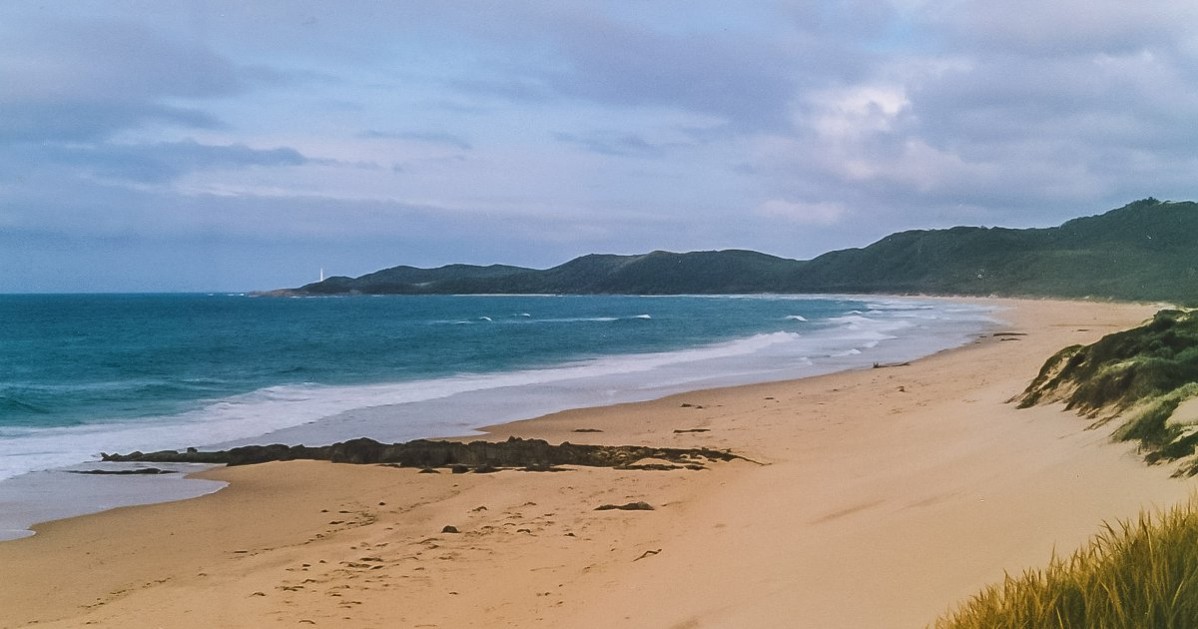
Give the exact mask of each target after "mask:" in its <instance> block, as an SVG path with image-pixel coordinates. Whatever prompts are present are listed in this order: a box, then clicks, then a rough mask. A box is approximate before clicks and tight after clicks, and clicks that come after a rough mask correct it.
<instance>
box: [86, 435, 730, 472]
mask: <svg viewBox="0 0 1198 629" xmlns="http://www.w3.org/2000/svg"><path fill="white" fill-rule="evenodd" d="M102 457H103V459H104V460H105V461H143V462H151V463H217V464H220V463H223V464H227V465H248V464H252V463H265V462H268V461H292V460H297V459H312V460H319V461H332V462H334V463H376V464H389V465H398V466H401V467H417V468H425V469H427V468H450V469H454V468H457V469H461V468H463V467H468V468H471V469H474V470H476V471H477V470H479V469H480V468H481V469H482V470H484V471H493V470H494V469H495V468H522V469H534V470H550V469H553V468H554V467H555V466H558V465H586V466H593V467H627V466H630V465H633V464H635V463H636V462H637V461H640V460H642V459H661V460H665V461H670V462H673V463H678V464H682V465H687V466H694V465H701V464H702V463H703V462H706V461H730V460H732V459H739V458H743V457H741V456H739V455H737V454H733V453H731V452H728V451H724V450H712V449H709V448H654V447H651V446H599V445H582V444H574V443H569V442H566V443H562V444H560V445H551V444H549V443H548V442H547V441H544V440H542V439H519V438H516V437H512V438H510V439H508V440H507V441H498V442H495V441H472V442H470V443H463V442H459V441H431V440H427V439H418V440H416V441H408V442H406V443H379V442H378V441H375V440H373V439H367V438H360V439H353V440H350V441H343V442H340V443H334V444H332V445H329V446H320V447H308V446H303V445H299V446H287V445H282V444H274V445H267V446H243V447H240V448H233V449H230V450H220V451H215V452H204V451H199V450H196V449H194V448H188V449H187V451H185V452H178V451H175V450H163V451H159V452H148V453H143V452H131V453H129V454H102ZM455 471H457V470H456V469H455ZM463 471H464V470H463Z"/></svg>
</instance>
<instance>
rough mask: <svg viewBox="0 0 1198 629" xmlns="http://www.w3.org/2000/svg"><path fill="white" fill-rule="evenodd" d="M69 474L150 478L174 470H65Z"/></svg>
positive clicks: (152, 468)
mask: <svg viewBox="0 0 1198 629" xmlns="http://www.w3.org/2000/svg"><path fill="white" fill-rule="evenodd" d="M67 472H69V473H71V474H94V475H97V476H101V475H102V476H152V475H156V474H174V473H175V471H174V470H164V469H161V468H157V467H139V468H137V469H131V470H67Z"/></svg>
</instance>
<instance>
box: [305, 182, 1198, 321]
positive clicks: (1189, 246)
mask: <svg viewBox="0 0 1198 629" xmlns="http://www.w3.org/2000/svg"><path fill="white" fill-rule="evenodd" d="M281 293H282V294H290V295H295V294H299V295H333V294H432V293H459V294H460V293H506V294H513V293H555V294H557V293H566V294H637V295H667V294H712V293H927V294H961V295H1009V296H1059V297H1095V298H1113V299H1132V300H1171V301H1182V302H1191V301H1194V300H1196V299H1198V204H1195V203H1192V202H1179V203H1174V202H1161V201H1157V200H1156V199H1144V200H1141V201H1136V202H1135V203H1131V204H1129V205H1127V206H1125V207H1122V208H1119V209H1117V210H1112V211H1110V212H1107V213H1105V214H1102V215H1099V216H1091V217H1086V218H1078V219H1074V220H1071V221H1068V222H1066V223H1065V224H1063V225H1061V226H1059V227H1052V228H1046V229H1005V228H984V227H954V228H952V229H943V230H918V231H907V232H900V233H897V234H892V235H890V236H887V237H886V238H883V239H882V240H880V241H878V242H876V243H874V244H872V245H869V246H868V247H865V248H862V249H845V250H841V251H833V252H830V253H826V254H824V255H821V256H819V257H817V258H815V259H813V260H809V261H797V260H788V259H785V258H778V257H775V256H770V255H766V254H762V253H757V252H753V251H741V250H728V251H700V252H691V253H670V252H665V251H655V252H653V253H649V254H644V255H632V256H620V255H597V254H592V255H587V256H583V257H580V258H576V259H574V260H571V261H570V262H567V263H565V264H562V265H559V266H556V267H553V268H550V269H545V270H536V269H525V268H520V267H513V266H502V265H493V266H488V267H479V266H467V265H451V266H446V267H440V268H437V269H418V268H414V267H403V266H401V267H395V268H392V269H386V270H383V271H378V272H376V273H371V274H369V275H364V276H362V277H359V278H347V277H335V278H330V279H327V280H325V281H324V282H319V283H316V284H309V285H307V286H304V287H301V288H298V289H292V290H288V291H281Z"/></svg>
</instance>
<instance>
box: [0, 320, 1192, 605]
mask: <svg viewBox="0 0 1198 629" xmlns="http://www.w3.org/2000/svg"><path fill="white" fill-rule="evenodd" d="M993 303H998V304H1000V305H1001V306H1002V307H1003V308H1004V310H1003V311H1002V312H1001V313H1000V315H999V316H1000V317H1001V318H1003V319H1004V320H1005V321H1007V322H1009V325H1007V326H1006V327H1004V328H1003V331H1006V332H1017V333H1020V334H1022V335H1020V336H989V337H987V338H985V339H981V340H979V341H978V342H976V343H974V344H972V345H969V346H967V347H964V348H961V349H957V350H952V351H948V352H943V353H941V354H938V355H936V356H933V357H929V358H926V359H923V360H919V361H916V362H914V363H912V364H910V365H905V366H891V367H885V368H880V369H867V370H861V371H855V372H849V373H842V374H835V375H830V376H823V377H818V378H810V379H805V380H799V381H794V382H783V383H775V384H765V385H754V386H746V387H736V388H730V389H719V390H710V391H699V392H694V393H688V394H684V395H678V396H673V397H670V398H666V399H663V400H658V401H655V402H649V403H638V404H626V405H618V406H612V407H605V408H598V409H585V410H577V411H569V412H564V413H558V414H555V415H551V416H549V417H545V418H540V419H536V420H530V421H522V422H515V423H512V424H507V425H502V426H496V427H492V428H489V429H488V431H489V433H490V435H491V436H492V437H494V438H496V439H504V438H506V437H508V436H509V435H516V436H523V437H541V438H545V439H548V440H550V441H551V442H559V441H573V442H578V443H606V444H627V443H635V444H653V445H670V446H686V447H690V446H707V447H715V448H730V449H732V450H734V451H736V452H738V453H740V454H743V455H745V456H746V457H748V458H750V459H752V460H753V461H756V462H750V461H734V462H731V463H716V464H712V465H711V466H710V469H707V470H703V471H689V470H678V471H620V470H613V469H589V468H575V469H571V470H569V471H563V472H552V473H550V472H541V473H534V472H519V471H503V472H499V473H494V474H461V475H453V474H449V473H448V472H447V471H443V472H442V473H440V474H420V473H418V472H417V471H415V470H410V469H395V468H387V467H380V466H351V465H338V464H330V463H319V462H290V463H271V464H265V465H259V466H248V467H239V468H229V469H219V470H213V471H211V472H207V473H206V476H208V477H210V478H218V479H222V480H226V481H228V482H229V483H230V486H229V487H228V488H227V489H225V490H222V491H220V492H218V493H216V494H212V495H209V496H205V497H202V498H198V499H194V500H188V501H183V502H177V503H171V504H162V505H153V506H144V507H132V508H125V509H118V510H114V511H110V512H106V513H101V514H97V515H92V516H86V517H81V518H75V519H71V520H64V521H59V522H52V523H48V524H44V525H40V526H38V527H37V529H36V530H37V535H35V536H33V537H31V538H27V539H23V540H17V541H12V542H4V543H0V582H2V583H4V587H3V588H0V627H25V626H29V625H31V624H34V623H36V626H37V627H39V628H40V627H81V626H85V625H86V626H96V627H217V626H219V627H297V626H299V627H303V626H316V627H562V628H567V627H568V628H587V627H662V628H683V627H686V628H690V627H820V628H827V627H852V628H863V627H884V628H889V627H922V626H925V625H926V624H927V623H930V622H932V621H933V620H935V618H936V617H937V616H938V615H940V614H941V613H942V612H944V611H946V610H947V609H948V608H949V607H950V606H952V605H954V604H956V603H958V602H960V601H962V600H963V599H964V598H966V597H968V596H970V595H971V594H973V593H975V592H976V591H977V590H978V589H980V588H981V587H983V586H984V585H986V584H988V583H991V582H994V581H996V580H999V579H1001V578H1002V577H1003V574H1004V571H1010V572H1019V571H1021V570H1023V569H1024V568H1027V567H1032V566H1041V565H1044V564H1046V563H1047V561H1048V560H1049V558H1050V556H1051V555H1052V553H1053V552H1054V550H1055V552H1057V553H1058V554H1066V553H1068V552H1070V551H1071V550H1072V549H1074V548H1076V547H1077V546H1079V545H1080V544H1082V543H1083V542H1085V541H1086V540H1087V539H1088V538H1089V537H1090V536H1091V535H1092V534H1094V533H1096V532H1097V531H1098V530H1099V528H1100V526H1101V525H1102V523H1103V522H1104V521H1111V520H1114V519H1118V518H1127V517H1132V516H1134V515H1136V514H1137V512H1138V511H1139V510H1140V509H1141V508H1144V507H1148V508H1152V507H1156V506H1166V505H1170V504H1174V503H1176V502H1179V501H1181V500H1183V499H1185V498H1187V497H1188V496H1189V494H1190V492H1191V489H1192V487H1193V482H1192V481H1181V480H1174V479H1170V478H1169V474H1170V472H1171V471H1172V470H1171V469H1169V468H1168V467H1166V466H1158V467H1149V466H1146V465H1144V464H1143V463H1142V462H1141V461H1140V460H1139V459H1138V457H1137V456H1136V455H1135V453H1134V451H1132V450H1131V449H1130V448H1129V447H1128V446H1125V445H1113V444H1110V443H1109V440H1108V438H1107V435H1106V434H1105V433H1103V432H1101V431H1087V430H1085V428H1086V425H1087V422H1086V421H1085V420H1084V419H1080V418H1078V417H1077V416H1076V415H1073V414H1071V413H1068V412H1065V411H1063V410H1062V408H1061V407H1059V406H1053V407H1042V408H1034V409H1028V410H1018V409H1016V408H1015V406H1014V405H1013V404H1008V403H1006V401H1007V400H1008V399H1010V398H1011V397H1012V396H1014V395H1016V394H1018V393H1019V392H1020V391H1022V389H1023V388H1024V387H1025V386H1026V385H1027V383H1028V382H1029V381H1030V380H1031V379H1032V377H1034V376H1035V374H1036V372H1037V371H1038V370H1039V368H1040V366H1041V364H1042V363H1043V362H1044V360H1045V359H1046V358H1048V357H1049V356H1050V355H1051V354H1052V353H1054V352H1055V351H1057V350H1058V349H1061V348H1062V347H1064V346H1066V345H1070V344H1073V343H1087V342H1092V341H1094V340H1096V339H1097V338H1099V337H1100V336H1102V335H1103V334H1106V333H1109V332H1112V331H1115V330H1117V329H1122V328H1126V327H1129V326H1132V325H1135V324H1137V323H1139V322H1140V321H1142V320H1143V319H1145V318H1147V317H1148V316H1150V315H1151V313H1152V312H1153V311H1154V310H1155V309H1154V308H1153V307H1151V306H1137V305H1111V304H1089V303H1076V302H1054V301H996V302H993ZM480 419H483V420H484V421H485V418H480ZM580 429H588V430H595V431H602V432H576V431H578V430H580ZM695 429H700V430H702V431H693V430H695ZM676 431H688V432H676ZM133 480H135V479H131V481H133ZM632 501H645V502H647V503H649V504H651V505H652V506H653V507H654V510H651V511H621V510H610V511H595V507H597V506H599V505H602V504H605V503H614V504H622V503H626V502H632ZM446 525H452V526H454V527H456V528H457V529H458V530H459V531H460V532H459V533H443V532H442V528H443V527H444V526H446Z"/></svg>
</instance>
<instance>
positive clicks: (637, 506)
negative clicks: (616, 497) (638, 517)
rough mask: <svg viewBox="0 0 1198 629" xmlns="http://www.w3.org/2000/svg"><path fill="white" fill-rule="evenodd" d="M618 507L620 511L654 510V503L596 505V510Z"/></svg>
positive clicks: (608, 509)
mask: <svg viewBox="0 0 1198 629" xmlns="http://www.w3.org/2000/svg"><path fill="white" fill-rule="evenodd" d="M614 509H618V510H620V511H653V505H651V504H649V503H647V502H629V503H627V504H622V505H610V504H609V505H600V506H598V507H595V510H596V511H611V510H614Z"/></svg>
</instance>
